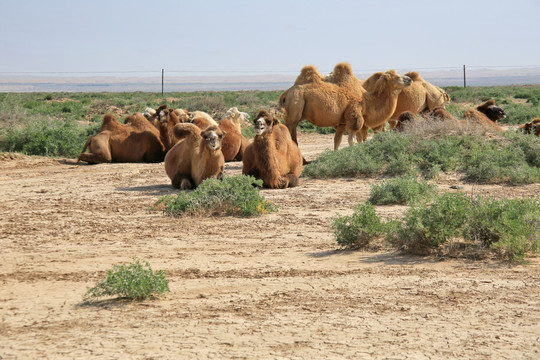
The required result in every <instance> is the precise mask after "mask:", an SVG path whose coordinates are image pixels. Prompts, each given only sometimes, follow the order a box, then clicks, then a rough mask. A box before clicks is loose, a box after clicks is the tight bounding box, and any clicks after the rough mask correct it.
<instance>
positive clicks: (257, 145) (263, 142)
mask: <svg viewBox="0 0 540 360" xmlns="http://www.w3.org/2000/svg"><path fill="white" fill-rule="evenodd" d="M253 126H254V128H255V138H254V139H253V142H252V143H251V144H249V146H248V147H247V148H246V150H245V151H244V158H243V168H242V174H244V175H251V176H254V177H255V178H257V179H262V181H263V186H265V187H268V188H272V189H285V188H287V187H294V186H298V185H299V183H300V180H299V177H300V174H301V173H302V154H301V153H300V149H299V148H298V145H297V144H296V143H295V142H294V141H293V139H292V137H291V134H290V132H289V129H287V127H286V126H285V125H283V124H281V123H280V122H279V120H278V119H276V118H275V117H274V116H272V115H271V114H270V113H269V112H267V111H266V110H261V111H259V113H258V114H257V116H256V117H255V120H254V121H253Z"/></svg>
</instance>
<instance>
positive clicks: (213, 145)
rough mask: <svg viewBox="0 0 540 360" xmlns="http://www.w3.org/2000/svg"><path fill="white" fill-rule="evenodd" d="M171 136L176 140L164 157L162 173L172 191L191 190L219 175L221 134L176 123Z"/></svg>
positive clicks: (220, 170)
mask: <svg viewBox="0 0 540 360" xmlns="http://www.w3.org/2000/svg"><path fill="white" fill-rule="evenodd" d="M174 134H175V136H176V137H177V138H178V139H179V140H178V142H177V143H176V144H175V145H174V146H173V147H172V149H171V150H169V151H168V152H167V155H165V172H166V173H167V176H168V177H169V178H170V179H171V183H172V186H173V187H174V188H176V189H181V190H186V189H192V188H194V187H197V186H199V185H200V183H201V182H202V181H203V180H205V179H208V178H217V177H220V176H221V174H223V168H224V165H225V160H224V158H223V153H222V152H221V142H222V140H223V133H222V131H221V130H220V129H219V128H218V127H217V126H211V127H209V128H207V129H206V130H204V131H201V129H199V128H198V127H197V126H195V125H193V124H191V123H179V124H177V125H175V127H174Z"/></svg>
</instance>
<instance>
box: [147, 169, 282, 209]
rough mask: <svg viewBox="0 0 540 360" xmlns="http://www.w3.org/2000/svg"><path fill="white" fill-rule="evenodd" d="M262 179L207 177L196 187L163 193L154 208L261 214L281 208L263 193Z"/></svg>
mask: <svg viewBox="0 0 540 360" xmlns="http://www.w3.org/2000/svg"><path fill="white" fill-rule="evenodd" d="M260 186H262V180H256V179H255V178H254V177H252V176H245V175H238V176H224V177H223V178H222V179H221V180H218V179H206V180H204V181H203V182H202V183H201V184H200V185H199V186H198V187H197V188H196V189H195V190H193V191H189V192H180V193H179V194H178V195H168V196H164V197H161V198H160V199H159V200H158V201H157V202H156V203H155V204H154V209H162V210H163V212H164V213H166V214H168V215H171V216H180V215H235V216H257V215H262V214H265V213H269V212H272V211H276V210H277V206H275V205H274V204H272V203H270V202H269V201H266V200H265V199H264V197H262V196H261V195H260V194H259V188H258V187H260Z"/></svg>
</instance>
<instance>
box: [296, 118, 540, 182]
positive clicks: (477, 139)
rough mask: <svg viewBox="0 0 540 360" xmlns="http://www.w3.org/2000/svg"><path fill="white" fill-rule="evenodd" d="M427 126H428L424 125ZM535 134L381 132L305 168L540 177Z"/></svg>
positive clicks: (318, 174)
mask: <svg viewBox="0 0 540 360" xmlns="http://www.w3.org/2000/svg"><path fill="white" fill-rule="evenodd" d="M424 129H426V131H427V130H428V129H427V128H424ZM539 152H540V143H539V142H538V139H537V138H535V137H533V136H529V137H525V136H520V134H515V133H511V132H510V133H508V134H504V135H501V136H500V137H495V138H494V139H491V140H489V139H486V137H484V136H481V135H476V134H449V135H447V134H436V135H435V136H431V135H430V134H429V132H424V133H423V134H416V133H410V134H407V133H396V132H390V131H387V132H383V133H380V134H377V135H376V136H374V137H373V138H372V139H371V140H370V141H365V142H363V143H361V144H358V145H357V146H349V147H345V148H343V149H341V150H339V151H326V152H324V153H322V154H321V155H320V156H319V158H318V159H317V160H316V161H314V162H313V163H311V164H308V165H307V166H306V167H305V168H304V171H303V174H302V175H303V176H308V177H314V178H323V179H324V178H333V177H370V176H375V175H384V176H403V175H414V176H417V175H423V176H424V177H426V178H428V179H431V178H436V177H437V175H438V173H440V172H441V171H444V172H448V171H461V172H463V173H464V174H465V177H466V178H467V179H468V180H469V181H473V182H478V183H492V184H494V183H508V184H530V183H535V182H538V181H540V167H539V166H538V153H539Z"/></svg>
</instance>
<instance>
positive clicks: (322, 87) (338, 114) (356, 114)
mask: <svg viewBox="0 0 540 360" xmlns="http://www.w3.org/2000/svg"><path fill="white" fill-rule="evenodd" d="M338 65H340V64H338ZM349 69H350V66H349ZM341 70H342V69H341V68H340V69H338V71H335V73H336V74H338V72H339V74H341V75H343V74H342V73H340V71H341ZM351 75H352V71H351ZM336 77H337V75H336ZM335 81H336V83H334V82H330V81H325V79H324V78H323V76H322V75H321V74H320V73H319V71H318V70H317V69H316V68H315V67H314V66H313V65H307V66H305V67H304V68H302V71H301V72H300V75H299V76H298V78H297V79H296V81H295V83H294V85H293V86H291V87H290V88H289V89H287V90H286V91H285V92H283V93H282V94H281V96H280V97H279V100H278V105H279V107H280V108H281V109H282V110H283V111H284V112H285V125H286V126H287V128H288V129H289V131H290V133H291V137H292V139H293V141H294V142H295V143H297V144H298V140H297V136H296V127H297V126H298V123H299V122H300V121H301V120H303V119H305V120H307V121H309V122H310V123H312V124H314V125H316V126H319V127H329V126H334V127H337V126H340V127H342V128H343V132H345V131H351V132H356V131H358V130H359V129H360V128H361V127H362V125H363V119H362V108H361V102H362V92H363V88H361V87H354V86H348V84H349V83H350V82H353V81H354V80H350V81H349V80H343V81H341V82H342V83H343V84H347V86H340V84H339V82H338V81H337V80H335ZM343 132H342V134H343ZM339 141H341V138H337V137H335V138H334V148H336V149H337V147H339Z"/></svg>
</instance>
